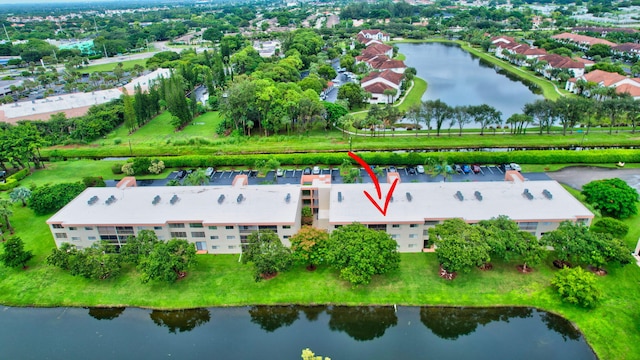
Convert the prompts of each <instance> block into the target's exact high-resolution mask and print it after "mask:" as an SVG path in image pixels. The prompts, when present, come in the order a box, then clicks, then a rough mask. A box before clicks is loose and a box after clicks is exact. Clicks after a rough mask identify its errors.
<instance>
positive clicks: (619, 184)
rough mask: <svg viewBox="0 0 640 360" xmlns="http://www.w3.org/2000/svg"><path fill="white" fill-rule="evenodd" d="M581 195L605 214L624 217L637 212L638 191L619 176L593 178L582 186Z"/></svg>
mask: <svg viewBox="0 0 640 360" xmlns="http://www.w3.org/2000/svg"><path fill="white" fill-rule="evenodd" d="M582 195H584V196H585V200H586V201H587V202H588V203H590V204H591V205H593V207H594V208H596V209H597V210H599V211H600V212H602V214H603V215H606V216H611V217H614V218H617V219H626V218H628V217H630V216H632V215H635V214H637V213H638V207H637V203H638V191H637V190H636V189H634V188H632V187H631V186H629V185H628V184H627V183H626V182H625V181H624V180H622V179H619V178H613V179H604V180H594V181H592V182H590V183H588V184H586V185H584V186H583V187H582Z"/></svg>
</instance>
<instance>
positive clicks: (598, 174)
mask: <svg viewBox="0 0 640 360" xmlns="http://www.w3.org/2000/svg"><path fill="white" fill-rule="evenodd" d="M547 175H548V176H549V177H550V178H552V179H553V180H556V181H558V182H560V183H563V184H566V185H569V186H571V187H572V188H574V189H578V190H582V185H584V184H587V183H589V182H591V181H593V180H602V179H611V178H616V177H617V178H620V179H622V180H624V181H626V182H627V184H629V186H631V187H634V188H636V189H637V190H638V191H640V169H613V168H599V167H593V166H571V167H566V168H564V169H562V170H558V171H554V172H548V173H547Z"/></svg>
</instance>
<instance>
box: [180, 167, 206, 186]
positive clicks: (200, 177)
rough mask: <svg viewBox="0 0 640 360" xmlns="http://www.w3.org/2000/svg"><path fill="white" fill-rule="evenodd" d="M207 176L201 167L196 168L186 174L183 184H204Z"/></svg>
mask: <svg viewBox="0 0 640 360" xmlns="http://www.w3.org/2000/svg"><path fill="white" fill-rule="evenodd" d="M207 180H209V178H208V177H207V174H206V173H205V171H204V170H203V169H198V170H196V171H194V172H192V173H191V174H189V175H187V177H186V178H185V179H184V182H183V183H184V185H186V186H197V185H204V184H205V183H206V182H207Z"/></svg>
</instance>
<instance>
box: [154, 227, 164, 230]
mask: <svg viewBox="0 0 640 360" xmlns="http://www.w3.org/2000/svg"><path fill="white" fill-rule="evenodd" d="M153 230H162V226H154V227H153Z"/></svg>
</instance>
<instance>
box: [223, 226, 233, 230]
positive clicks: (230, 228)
mask: <svg viewBox="0 0 640 360" xmlns="http://www.w3.org/2000/svg"><path fill="white" fill-rule="evenodd" d="M224 228H225V229H227V230H233V225H227V226H225V227H224Z"/></svg>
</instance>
